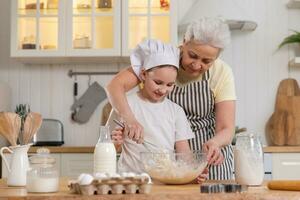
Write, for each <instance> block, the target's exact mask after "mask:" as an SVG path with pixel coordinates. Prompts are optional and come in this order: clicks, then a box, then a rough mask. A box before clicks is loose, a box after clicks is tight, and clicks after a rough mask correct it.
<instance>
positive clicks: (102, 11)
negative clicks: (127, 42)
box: [66, 0, 121, 56]
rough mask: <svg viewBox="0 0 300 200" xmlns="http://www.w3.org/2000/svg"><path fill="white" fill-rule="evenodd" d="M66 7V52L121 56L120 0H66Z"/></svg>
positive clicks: (79, 54) (75, 54)
mask: <svg viewBox="0 0 300 200" xmlns="http://www.w3.org/2000/svg"><path fill="white" fill-rule="evenodd" d="M67 9H68V10H67V21H68V22H69V23H67V33H66V34H67V36H68V37H67V56H120V54H121V50H120V49H121V38H120V31H121V22H120V21H121V0H68V1H67Z"/></svg>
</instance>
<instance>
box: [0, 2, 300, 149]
mask: <svg viewBox="0 0 300 200" xmlns="http://www.w3.org/2000/svg"><path fill="white" fill-rule="evenodd" d="M179 2H181V3H180V4H183V3H182V2H185V1H181V0H179ZM287 2H288V0H263V1H262V0H226V1H224V0H210V1H203V5H202V4H201V6H203V7H205V6H206V5H207V6H209V9H210V10H211V11H215V12H216V13H218V12H221V11H222V12H221V14H223V15H225V16H226V15H229V13H232V14H233V15H232V16H233V17H235V16H239V15H240V14H241V13H242V14H244V15H243V16H246V17H248V18H250V19H251V20H255V21H256V22H257V23H258V28H257V29H256V30H255V31H254V32H245V33H241V32H237V31H235V32H233V33H232V43H231V45H230V46H229V47H228V48H227V49H226V50H225V51H224V52H223V54H222V58H223V59H224V60H225V61H226V62H227V63H229V64H230V65H231V66H232V68H233V71H234V75H235V81H236V90H237V95H238V101H237V125H239V126H245V127H247V128H248V130H249V131H251V132H253V133H259V134H261V135H262V137H263V138H264V127H265V124H266V121H267V119H268V118H269V116H270V115H271V113H272V112H273V109H274V101H275V95H276V89H277V86H278V84H279V82H280V80H282V79H284V78H288V77H293V78H296V79H297V80H298V81H299V79H300V71H299V69H292V68H288V66H287V63H288V60H289V59H290V58H292V57H293V56H294V54H295V48H294V47H293V46H291V47H289V48H287V47H285V48H283V49H281V50H280V51H276V48H277V46H278V44H279V43H280V42H281V40H282V39H283V38H284V37H285V36H286V35H287V34H288V33H289V29H298V30H300V20H299V19H300V10H299V9H298V10H288V9H287V8H286V3H287ZM186 5H190V4H189V3H186ZM212 5H214V6H215V7H217V8H216V10H214V7H213V6H212ZM182 6H184V4H183V5H179V8H181V7H182ZM198 6H199V5H198ZM220 8H221V9H220ZM185 10H186V9H184V8H183V9H182V10H181V11H180V17H182V16H183V15H185V13H184V11H185ZM223 11H224V13H223ZM234 13H235V14H234ZM196 16H199V17H200V16H201V13H199V14H197V15H196ZM9 17H10V0H1V6H0V24H1V26H0V81H6V82H8V83H9V85H10V86H11V87H12V90H13V98H12V105H13V107H14V106H15V105H16V104H19V103H29V104H30V105H31V108H32V110H34V111H37V112H40V113H42V115H43V117H44V118H57V119H59V120H61V121H62V122H63V123H64V126H65V142H66V144H67V145H81V146H84V145H94V144H95V143H96V140H97V138H98V124H99V120H100V114H101V108H102V106H103V104H101V105H100V106H99V107H98V109H97V110H96V111H95V114H94V115H93V116H92V118H91V120H90V121H89V122H88V123H87V124H85V125H78V124H74V123H72V122H71V120H70V113H71V111H70V106H71V104H72V102H73V97H72V85H73V84H72V83H73V79H71V78H69V77H68V76H67V72H68V70H70V69H73V70H76V71H100V70H103V71H107V70H112V71H114V70H118V69H119V68H120V67H123V66H124V64H99V65H95V64H86V65H85V64H78V65H70V64H65V65H24V64H22V63H19V62H17V61H15V60H14V59H11V58H10V56H9V52H10V50H9V48H10V47H9V45H10V44H9V40H10V22H9V20H8V19H9ZM296 53H299V52H296ZM298 55H299V54H298ZM110 79H111V76H95V77H93V78H92V80H93V81H98V82H99V83H100V84H101V85H102V86H104V85H105V84H106V83H107V82H108V81H109V80H110ZM78 82H79V95H80V94H82V92H84V90H85V89H86V88H87V82H88V79H87V77H78ZM0 101H1V97H0ZM12 109H13V108H12Z"/></svg>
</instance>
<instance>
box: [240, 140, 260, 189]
mask: <svg viewBox="0 0 300 200" xmlns="http://www.w3.org/2000/svg"><path fill="white" fill-rule="evenodd" d="M234 170H235V180H236V182H237V183H238V184H241V185H252V186H254V185H261V184H262V182H263V179H264V164H263V150H262V146H261V143H260V141H259V138H258V136H255V135H253V134H241V135H238V136H237V140H236V145H235V150H234Z"/></svg>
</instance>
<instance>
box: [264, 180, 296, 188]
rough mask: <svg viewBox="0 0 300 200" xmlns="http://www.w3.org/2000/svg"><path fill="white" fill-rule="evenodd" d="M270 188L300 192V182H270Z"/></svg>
mask: <svg viewBox="0 0 300 200" xmlns="http://www.w3.org/2000/svg"><path fill="white" fill-rule="evenodd" d="M268 188H269V189H270V190H289V191H300V180H278V181H269V182H268Z"/></svg>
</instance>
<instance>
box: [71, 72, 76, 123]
mask: <svg viewBox="0 0 300 200" xmlns="http://www.w3.org/2000/svg"><path fill="white" fill-rule="evenodd" d="M77 95H78V82H77V76H76V75H75V76H74V83H73V104H74V103H75V102H76V101H77ZM75 114H76V110H73V112H72V114H71V118H72V119H73V120H74V115H75Z"/></svg>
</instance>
